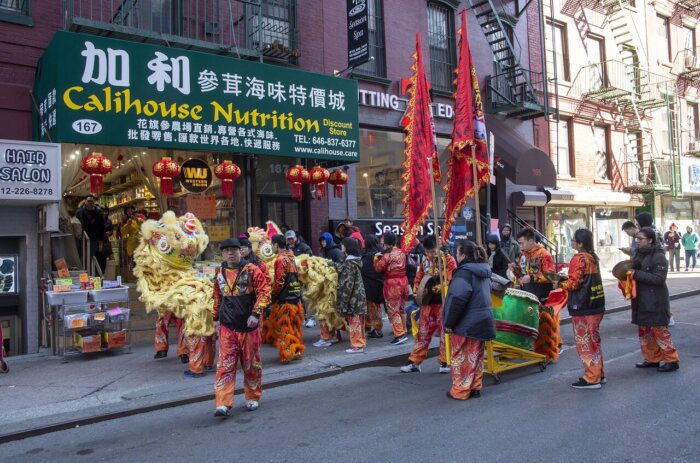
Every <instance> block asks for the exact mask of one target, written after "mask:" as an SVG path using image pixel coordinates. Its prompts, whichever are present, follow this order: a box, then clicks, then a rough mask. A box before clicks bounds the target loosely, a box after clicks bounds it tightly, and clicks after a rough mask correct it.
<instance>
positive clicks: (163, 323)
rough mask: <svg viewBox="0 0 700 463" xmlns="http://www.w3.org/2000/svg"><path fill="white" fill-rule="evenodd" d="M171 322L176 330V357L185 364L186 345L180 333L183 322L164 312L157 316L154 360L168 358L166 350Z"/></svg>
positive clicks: (168, 345)
mask: <svg viewBox="0 0 700 463" xmlns="http://www.w3.org/2000/svg"><path fill="white" fill-rule="evenodd" d="M173 321H175V327H176V328H177V356H178V357H180V359H181V360H182V363H187V343H186V342H185V335H184V333H183V332H182V324H183V320H182V319H181V318H177V317H175V315H174V314H173V313H172V312H165V313H164V314H163V315H159V316H158V320H157V321H156V334H155V342H154V347H155V350H156V355H155V356H154V358H156V359H160V358H165V357H167V356H168V348H169V347H170V341H169V339H168V336H169V333H168V325H170V324H171V323H172V322H173Z"/></svg>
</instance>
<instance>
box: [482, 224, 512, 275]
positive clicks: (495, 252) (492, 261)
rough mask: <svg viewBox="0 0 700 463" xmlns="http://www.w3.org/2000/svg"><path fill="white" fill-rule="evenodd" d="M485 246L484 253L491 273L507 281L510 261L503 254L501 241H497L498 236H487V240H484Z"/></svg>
mask: <svg viewBox="0 0 700 463" xmlns="http://www.w3.org/2000/svg"><path fill="white" fill-rule="evenodd" d="M486 245H487V246H488V249H487V250H486V253H487V254H488V256H489V265H490V266H491V271H492V272H493V273H495V274H496V275H499V276H502V277H503V278H505V279H506V280H507V279H508V275H507V272H508V264H510V260H509V259H508V256H506V255H505V254H504V253H503V250H502V249H501V241H500V240H499V239H498V236H496V235H489V236H488V238H486Z"/></svg>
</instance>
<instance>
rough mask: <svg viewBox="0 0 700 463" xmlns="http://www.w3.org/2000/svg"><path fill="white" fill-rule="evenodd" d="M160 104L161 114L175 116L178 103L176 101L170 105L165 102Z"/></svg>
mask: <svg viewBox="0 0 700 463" xmlns="http://www.w3.org/2000/svg"><path fill="white" fill-rule="evenodd" d="M158 105H159V106H160V114H161V116H162V117H175V113H176V112H177V105H176V104H175V103H171V104H170V106H169V107H168V106H166V104H165V103H163V102H160V103H159V104H158Z"/></svg>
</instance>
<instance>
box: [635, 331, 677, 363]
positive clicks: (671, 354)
mask: <svg viewBox="0 0 700 463" xmlns="http://www.w3.org/2000/svg"><path fill="white" fill-rule="evenodd" d="M639 344H640V345H641V347H642V356H643V357H644V360H645V361H647V362H649V363H659V362H680V357H679V356H678V351H677V350H676V348H675V347H674V345H673V341H672V340H671V332H670V331H669V330H668V326H640V327H639Z"/></svg>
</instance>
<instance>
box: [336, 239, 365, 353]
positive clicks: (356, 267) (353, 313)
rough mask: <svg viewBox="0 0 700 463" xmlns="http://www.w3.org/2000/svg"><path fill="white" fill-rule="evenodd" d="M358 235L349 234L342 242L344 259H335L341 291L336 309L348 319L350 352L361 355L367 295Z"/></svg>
mask: <svg viewBox="0 0 700 463" xmlns="http://www.w3.org/2000/svg"><path fill="white" fill-rule="evenodd" d="M359 244H360V243H359V242H358V241H357V239H355V238H351V237H346V238H343V241H342V242H341V250H342V252H343V260H342V261H341V262H338V263H335V262H333V264H332V265H333V267H334V268H335V271H336V272H337V273H338V292H337V295H336V310H337V311H338V313H339V314H340V315H341V316H343V317H344V318H345V324H346V326H347V329H348V333H349V335H350V348H349V349H346V350H345V352H347V353H348V354H361V353H363V352H364V351H365V344H366V343H367V341H366V339H365V329H364V328H365V327H364V317H365V315H367V294H366V293H365V285H364V283H363V282H362V259H360V246H359Z"/></svg>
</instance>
